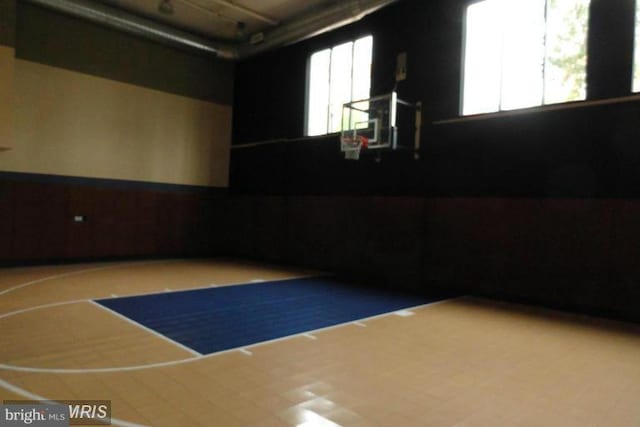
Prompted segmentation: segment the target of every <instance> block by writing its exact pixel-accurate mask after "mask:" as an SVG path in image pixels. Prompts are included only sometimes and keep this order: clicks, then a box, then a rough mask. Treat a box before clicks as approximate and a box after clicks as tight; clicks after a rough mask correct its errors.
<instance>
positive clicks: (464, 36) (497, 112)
mask: <svg viewBox="0 0 640 427" xmlns="http://www.w3.org/2000/svg"><path fill="white" fill-rule="evenodd" d="M484 1H488V0H469V1H467V2H465V3H464V5H463V8H464V10H463V13H462V15H463V16H462V31H461V35H462V38H461V42H460V43H461V48H460V54H461V56H460V74H459V96H458V117H460V118H466V117H474V116H482V115H502V114H508V115H511V114H514V113H516V114H517V113H518V112H519V111H523V112H524V111H531V110H536V109H541V108H543V109H544V108H548V107H553V106H558V105H564V104H576V103H582V102H587V101H589V92H588V89H589V87H588V81H589V73H588V68H589V66H588V61H589V52H588V50H589V33H590V30H591V28H590V24H591V17H590V16H588V18H587V31H586V37H585V45H586V48H587V63H586V64H585V77H586V79H585V94H584V99H578V100H565V101H560V102H549V103H545V102H544V84H545V82H544V80H543V97H542V102H541V103H540V104H538V105H533V106H529V107H520V108H507V109H502V108H501V106H502V99H500V101H499V108H498V110H495V111H485V112H479V113H469V114H464V99H465V82H466V79H465V77H466V74H465V70H466V59H467V29H468V25H467V20H468V15H469V13H468V11H469V7H470V6H472V5H474V4H477V3H481V2H484ZM548 1H549V0H545V2H548ZM591 1H592V0H589V2H591ZM636 1H637V2H640V0H636ZM545 14H546V12H545ZM547 34H548V28H547V27H546V26H545V31H544V38H545V40H546V39H547ZM546 60H547V56H546V54H545V55H544V56H543V77H542V78H543V79H544V75H545V71H544V70H545V68H546ZM633 72H634V71H633V69H632V87H633ZM501 84H502V79H501ZM632 93H633V92H632ZM635 93H638V94H640V92H635ZM500 98H502V94H500Z"/></svg>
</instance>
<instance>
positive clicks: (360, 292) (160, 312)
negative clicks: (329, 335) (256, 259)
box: [97, 278, 435, 354]
mask: <svg viewBox="0 0 640 427" xmlns="http://www.w3.org/2000/svg"><path fill="white" fill-rule="evenodd" d="M433 301H435V299H429V298H425V297H421V296H416V295H410V294H403V293H397V292H388V291H382V290H377V289H365V288H360V287H354V286H349V285H347V284H345V283H341V282H339V281H336V280H333V279H331V278H305V279H295V280H279V281H274V282H263V283H255V284H247V285H238V286H227V287H219V288H207V289H199V290H192V291H180V292H169V293H163V294H155V295H144V296H136V297H125V298H114V299H105V300H99V301H97V302H98V303H99V304H102V305H103V306H105V307H107V308H110V309H112V310H114V311H117V312H118V313H120V314H122V315H124V316H126V317H128V318H130V319H132V320H134V321H136V322H138V323H140V324H142V325H144V326H146V327H148V328H150V329H153V330H155V331H157V332H159V333H161V334H163V335H165V336H167V337H169V338H171V339H172V340H174V341H177V342H179V343H181V344H183V345H185V346H187V347H189V348H191V349H193V350H195V351H197V352H199V353H201V354H210V353H215V352H218V351H222V350H228V349H232V348H237V347H244V346H249V345H251V344H256V343H259V342H263V341H268V340H272V339H275V338H282V337H286V336H289V335H294V334H299V333H304V332H309V331H313V330H315V329H320V328H325V327H328V326H333V325H337V324H340V323H345V322H350V321H355V320H358V319H363V318H366V317H371V316H375V315H378V314H383V313H388V312H393V311H397V310H401V309H404V308H409V307H415V306H418V305H422V304H427V303H430V302H433Z"/></svg>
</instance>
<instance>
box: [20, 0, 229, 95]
mask: <svg viewBox="0 0 640 427" xmlns="http://www.w3.org/2000/svg"><path fill="white" fill-rule="evenodd" d="M16 57H17V58H19V59H25V60H28V61H33V62H39V63H42V64H45V65H51V66H54V67H59V68H66V69H69V70H73V71H78V72H81V73H85V74H90V75H94V76H98V77H104V78H108V79H111V80H117V81H121V82H124V83H130V84H134V85H137V86H143V87H148V88H151V89H157V90H160V91H163V92H169V93H175V94H177V95H182V96H187V97H190V98H196V99H202V100H205V101H211V102H216V103H219V104H224V105H230V104H231V103H232V101H233V84H232V82H233V68H234V64H233V62H230V61H223V60H219V59H215V58H212V57H209V56H202V55H199V54H196V53H191V52H187V51H183V50H180V49H177V48H173V47H168V46H164V45H161V44H158V43H155V42H152V41H148V40H145V39H142V38H139V37H135V36H132V35H128V34H125V33H122V32H119V31H116V30H112V29H109V28H107V27H102V26H99V25H96V24H93V23H90V22H88V21H84V20H82V19H78V18H73V17H71V16H67V15H64V14H60V13H56V12H52V11H50V10H48V9H43V8H40V7H37V6H33V5H30V4H28V3H25V2H19V3H18V13H17V29H16Z"/></svg>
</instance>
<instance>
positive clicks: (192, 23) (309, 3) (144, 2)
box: [101, 0, 335, 41]
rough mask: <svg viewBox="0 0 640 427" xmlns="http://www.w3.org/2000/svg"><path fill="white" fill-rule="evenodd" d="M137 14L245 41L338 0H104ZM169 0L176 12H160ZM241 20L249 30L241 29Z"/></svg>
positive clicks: (174, 25) (193, 31) (229, 39)
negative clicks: (239, 27) (161, 5)
mask: <svg viewBox="0 0 640 427" xmlns="http://www.w3.org/2000/svg"><path fill="white" fill-rule="evenodd" d="M101 1H102V3H106V4H108V5H111V6H116V7H118V8H120V9H124V10H126V11H129V12H133V13H135V14H137V15H141V16H144V17H147V18H151V19H153V20H155V21H158V22H162V23H165V24H168V25H171V26H173V27H176V28H179V29H183V30H186V31H189V32H192V33H196V34H200V35H203V36H206V37H207V38H211V39H216V40H225V41H243V40H246V38H247V37H248V36H249V35H251V34H254V33H258V32H262V31H268V30H271V29H273V28H276V27H278V26H279V25H281V24H282V23H285V22H289V21H291V20H292V19H294V18H295V17H296V16H298V15H300V14H303V13H305V12H308V11H310V10H313V9H316V8H318V7H321V6H325V5H327V4H331V3H335V0H101ZM163 1H164V2H169V3H170V5H169V6H170V8H172V9H173V12H172V13H162V12H160V11H159V5H160V3H161V2H163ZM238 23H243V24H244V26H245V29H244V30H243V31H239V30H238Z"/></svg>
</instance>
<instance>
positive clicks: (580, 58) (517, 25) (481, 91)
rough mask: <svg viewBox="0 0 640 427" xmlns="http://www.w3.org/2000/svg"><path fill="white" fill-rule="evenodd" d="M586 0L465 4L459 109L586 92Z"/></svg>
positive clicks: (519, 104) (489, 108) (573, 97)
mask: <svg viewBox="0 0 640 427" xmlns="http://www.w3.org/2000/svg"><path fill="white" fill-rule="evenodd" d="M589 3H590V0H483V1H478V2H476V3H473V4H471V5H469V6H468V7H467V11H466V25H465V40H464V43H465V46H464V48H465V50H464V67H463V90H462V92H463V94H462V114H464V115H467V114H478V113H489V112H495V111H501V110H512V109H516V108H526V107H534V106H538V105H543V104H553V103H558V102H567V101H578V100H583V99H585V97H586V65H587V27H588V22H589Z"/></svg>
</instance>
